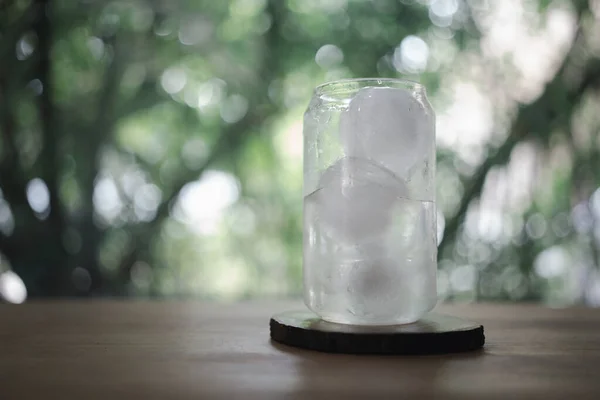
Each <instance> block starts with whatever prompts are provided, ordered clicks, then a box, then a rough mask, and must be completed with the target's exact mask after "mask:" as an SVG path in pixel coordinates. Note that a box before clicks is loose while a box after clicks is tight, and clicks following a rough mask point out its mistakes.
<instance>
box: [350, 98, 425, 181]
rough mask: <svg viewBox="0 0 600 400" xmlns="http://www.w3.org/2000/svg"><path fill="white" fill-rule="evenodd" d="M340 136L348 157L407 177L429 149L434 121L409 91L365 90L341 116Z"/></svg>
mask: <svg viewBox="0 0 600 400" xmlns="http://www.w3.org/2000/svg"><path fill="white" fill-rule="evenodd" d="M340 136H341V141H342V145H343V147H344V151H345V153H346V154H347V155H349V156H355V157H361V158H367V159H371V160H375V161H376V162H378V163H380V164H382V165H383V166H385V167H386V168H388V169H390V170H391V171H393V172H394V173H395V174H397V175H398V176H401V177H403V178H407V177H408V175H409V173H410V169H411V168H412V167H413V166H414V165H415V164H417V163H418V162H419V161H420V160H423V159H425V158H426V157H427V155H428V152H429V151H430V147H432V146H431V143H432V141H433V140H434V126H433V119H432V115H431V113H430V112H429V111H428V110H427V109H426V108H425V107H424V106H423V105H422V104H421V103H419V101H417V99H415V98H414V97H413V95H412V94H411V92H409V91H408V90H405V89H400V88H377V87H368V88H364V89H361V90H359V91H358V93H357V94H356V95H355V96H354V98H353V99H352V101H351V102H350V105H349V106H348V109H346V110H345V111H344V112H343V113H342V115H341V117H340Z"/></svg>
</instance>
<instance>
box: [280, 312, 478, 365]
mask: <svg viewBox="0 0 600 400" xmlns="http://www.w3.org/2000/svg"><path fill="white" fill-rule="evenodd" d="M270 327H271V339H273V340H274V341H276V342H279V343H282V344H286V345H289V346H294V347H300V348H303V349H308V350H317V351H323V352H328V353H346V354H390V355H391V354H406V355H417V354H445V353H457V352H464V351H471V350H477V349H479V348H481V347H482V346H483V344H484V342H485V337H484V335H483V326H482V325H480V324H477V323H475V322H471V321H468V320H464V319H462V318H457V317H452V316H450V315H443V314H437V313H429V314H427V315H426V316H425V317H423V318H422V319H421V320H419V321H417V322H415V323H412V324H407V325H393V326H355V325H343V324H334V323H331V322H326V321H323V320H322V319H320V318H319V317H317V316H316V315H315V314H313V313H311V312H308V311H288V312H285V313H282V314H278V315H275V316H273V318H271V322H270Z"/></svg>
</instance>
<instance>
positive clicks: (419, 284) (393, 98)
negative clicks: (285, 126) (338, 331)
mask: <svg viewBox="0 0 600 400" xmlns="http://www.w3.org/2000/svg"><path fill="white" fill-rule="evenodd" d="M303 196H304V232H303V235H304V259H303V272H304V301H305V303H306V305H307V306H308V307H309V308H310V309H311V310H313V311H314V312H315V313H316V314H318V315H319V316H320V317H322V318H323V319H325V320H328V321H331V322H337V323H344V324H359V325H390V324H402V323H410V322H414V321H416V320H417V319H419V318H420V317H421V316H423V315H424V314H425V313H426V312H427V311H429V310H431V309H432V308H433V307H434V305H435V303H436V300H437V294H436V257H437V243H436V233H437V232H436V218H435V216H436V213H435V116H434V113H433V110H432V108H431V106H430V104H429V102H428V101H427V97H426V93H425V88H424V87H423V86H422V85H420V84H418V83H415V82H410V81H403V80H396V79H356V80H342V81H336V82H331V83H326V84H323V85H321V86H319V87H317V88H316V89H315V91H314V95H313V97H312V99H311V102H310V105H309V107H308V109H307V111H306V113H305V116H304V193H303Z"/></svg>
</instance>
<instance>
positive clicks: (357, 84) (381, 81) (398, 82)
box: [314, 78, 426, 96]
mask: <svg viewBox="0 0 600 400" xmlns="http://www.w3.org/2000/svg"><path fill="white" fill-rule="evenodd" d="M364 87H392V88H393V87H396V88H404V89H411V90H415V91H418V92H422V93H425V92H426V90H425V86H424V85H423V84H421V83H419V82H416V81H413V80H410V79H401V78H347V79H338V80H335V81H329V82H324V83H322V84H320V85H318V86H317V87H315V90H314V94H315V95H316V96H323V95H327V94H335V93H339V92H345V91H351V90H356V89H361V88H364Z"/></svg>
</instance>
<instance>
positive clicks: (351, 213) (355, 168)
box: [311, 157, 408, 244]
mask: <svg viewBox="0 0 600 400" xmlns="http://www.w3.org/2000/svg"><path fill="white" fill-rule="evenodd" d="M311 196H314V199H311V200H312V201H313V202H314V204H315V208H316V218H317V219H318V221H319V223H320V224H321V225H322V226H323V228H324V230H325V231H327V232H329V233H330V234H331V235H332V236H333V237H335V238H337V239H340V240H342V241H344V242H346V243H352V244H357V243H363V242H364V241H366V240H368V239H370V238H373V237H376V236H377V235H378V234H381V233H382V232H384V231H385V229H386V228H387V226H388V224H389V222H390V215H389V213H390V210H391V208H392V206H393V205H394V203H395V201H396V200H397V199H400V198H405V197H407V196H408V191H407V189H406V185H405V184H404V182H403V181H402V180H400V179H399V178H397V177H396V176H395V175H394V174H393V173H391V172H390V171H388V170H386V169H385V168H383V167H381V166H379V165H377V164H374V163H373V162H370V161H369V160H365V159H360V158H356V157H344V158H342V159H340V160H338V161H337V162H335V163H334V164H333V165H332V166H330V167H329V168H328V169H327V170H326V171H325V172H324V173H323V175H322V176H321V179H320V180H319V188H318V189H317V190H316V191H315V192H314V193H313V195H311Z"/></svg>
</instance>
